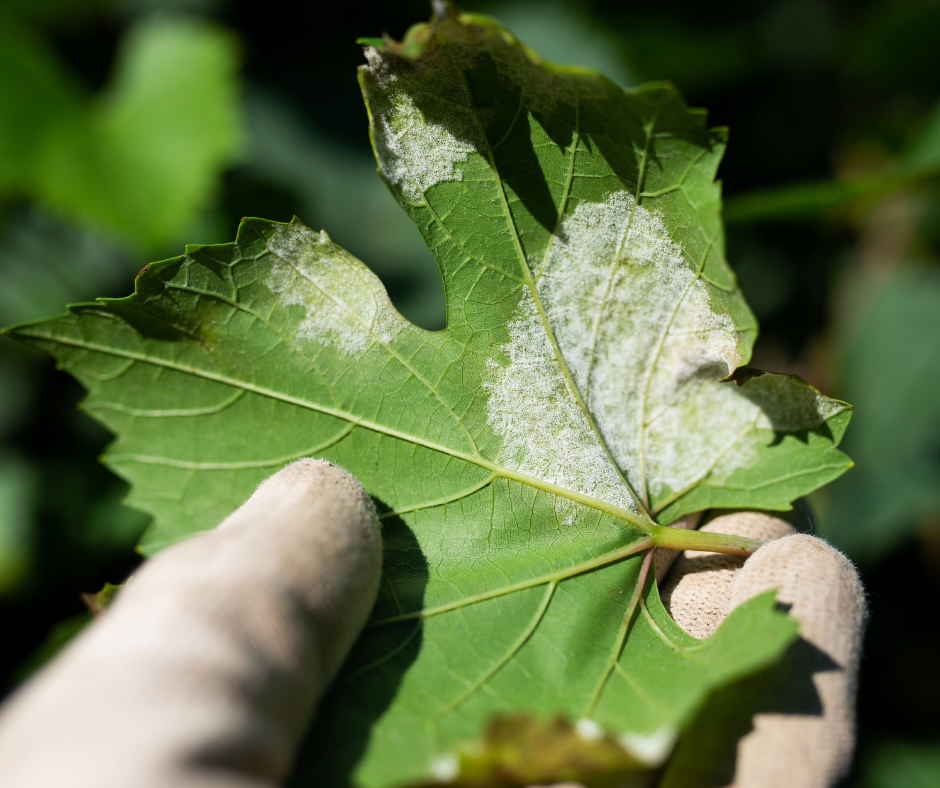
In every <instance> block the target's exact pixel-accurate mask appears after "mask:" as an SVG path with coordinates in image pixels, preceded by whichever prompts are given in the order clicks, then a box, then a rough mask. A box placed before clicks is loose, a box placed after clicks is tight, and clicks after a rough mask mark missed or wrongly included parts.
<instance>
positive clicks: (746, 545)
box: [650, 525, 764, 556]
mask: <svg viewBox="0 0 940 788" xmlns="http://www.w3.org/2000/svg"><path fill="white" fill-rule="evenodd" d="M650 536H651V537H652V538H653V545H654V547H660V548H663V549H665V550H702V551H704V552H708V553H729V554H731V555H744V556H748V555H751V554H752V553H754V552H755V551H756V550H757V549H758V548H760V547H761V546H762V545H763V544H764V543H763V542H761V541H758V540H757V539H748V538H747V537H744V536H731V535H730V534H714V533H709V532H707V531H686V530H685V529H683V528H670V527H669V526H664V525H655V526H653V530H652V533H651V534H650Z"/></svg>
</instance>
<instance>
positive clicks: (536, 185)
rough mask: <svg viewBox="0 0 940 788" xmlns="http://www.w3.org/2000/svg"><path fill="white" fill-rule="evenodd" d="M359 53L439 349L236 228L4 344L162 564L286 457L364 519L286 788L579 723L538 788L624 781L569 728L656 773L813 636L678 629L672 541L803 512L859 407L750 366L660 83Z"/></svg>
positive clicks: (778, 622) (430, 761)
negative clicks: (42, 372) (63, 411)
mask: <svg viewBox="0 0 940 788" xmlns="http://www.w3.org/2000/svg"><path fill="white" fill-rule="evenodd" d="M366 56H367V60H368V65H367V66H365V67H363V69H362V70H361V72H360V80H361V83H362V87H363V92H364V95H365V99H366V103H367V106H368V109H369V114H370V124H371V134H372V140H373V145H374V149H375V151H376V156H377V159H378V162H379V166H380V172H381V174H382V176H383V177H384V178H385V180H386V181H387V183H388V184H389V186H390V188H391V190H392V192H393V194H394V195H395V197H396V198H397V199H398V201H399V203H400V204H401V205H402V207H403V208H404V209H405V210H406V211H407V212H408V213H409V215H410V216H411V217H412V218H413V219H414V221H415V222H416V223H417V225H418V227H419V229H420V230H421V232H422V234H423V235H424V238H425V240H426V242H427V243H428V245H429V246H430V248H431V250H432V251H433V252H434V254H435V256H436V258H437V260H438V262H439V264H440V268H441V273H442V276H443V279H444V287H445V293H446V299H447V328H446V329H445V330H443V331H439V332H429V331H425V330H423V329H420V328H417V327H416V326H414V325H412V324H410V323H408V322H407V321H406V320H404V318H402V317H401V316H400V315H399V314H398V313H397V312H396V311H395V309H394V308H393V307H392V305H391V303H390V302H389V300H388V297H387V295H386V293H385V290H384V289H383V287H382V285H381V283H380V282H379V280H378V279H377V278H376V277H375V276H374V275H373V274H372V273H371V271H369V269H368V268H366V267H365V266H364V265H363V264H362V263H360V262H359V261H358V260H356V259H355V258H353V257H352V256H351V255H349V254H348V253H346V252H345V251H344V250H342V249H341V248H339V247H337V246H336V245H334V244H333V243H332V241H331V240H330V239H329V237H328V236H327V235H326V233H325V232H320V233H316V232H313V231H311V230H310V229H308V228H307V227H305V226H304V225H303V224H302V223H300V222H299V221H297V220H295V221H294V222H293V223H291V224H289V225H283V224H277V223H273V222H266V221H262V220H258V219H247V220H244V221H243V223H242V225H241V227H240V228H239V233H238V237H237V240H236V242H235V243H234V244H229V245H220V246H201V247H199V246H193V247H188V248H187V252H186V255H185V256H183V257H180V258H176V259H173V260H168V261H164V262H162V263H155V264H153V265H151V266H149V267H148V268H147V269H145V270H144V271H143V272H141V274H140V275H139V277H138V279H137V284H136V290H135V293H134V295H132V296H130V297H128V298H125V299H118V300H101V301H99V302H98V303H95V304H85V305H79V306H73V307H71V308H70V309H69V312H68V314H66V315H64V316H62V317H60V318H56V319H54V320H51V321H46V322H40V323H35V324H30V325H23V326H19V327H16V328H15V329H13V333H14V336H16V337H18V338H20V339H22V340H24V341H27V342H29V343H31V344H34V345H37V346H39V347H42V348H45V349H46V350H48V351H49V352H51V353H53V354H54V355H55V356H56V357H57V359H58V360H59V363H60V364H61V366H62V367H63V368H65V369H67V370H68V371H70V372H71V373H72V374H73V375H75V376H76V377H77V378H78V379H79V380H80V381H81V382H82V383H83V384H84V385H85V386H86V388H87V389H88V391H89V396H88V398H87V400H86V402H85V406H84V407H85V408H86V409H87V410H88V411H89V412H90V413H92V414H93V415H94V416H95V417H96V418H98V419H100V420H101V421H102V422H103V423H104V424H105V425H107V426H108V427H109V429H111V430H112V431H113V432H114V433H115V434H116V435H117V436H118V437H117V440H116V441H115V443H114V444H112V446H111V447H110V448H109V449H108V452H107V453H106V455H105V461H106V462H107V463H108V465H109V466H110V467H111V468H113V469H114V470H115V471H116V472H117V473H119V474H120V475H121V476H123V477H124V478H126V479H128V480H129V481H130V482H131V483H132V485H133V489H132V492H131V495H130V499H129V501H130V503H131V504H132V505H134V506H136V507H138V508H142V509H144V510H146V511H148V512H151V513H152V514H153V515H154V518H155V520H154V524H153V526H152V527H151V529H150V530H149V531H148V533H147V534H146V536H145V538H144V540H143V543H142V548H143V549H144V551H145V552H148V553H149V552H154V551H156V550H158V549H160V548H161V547H163V546H165V545H168V544H171V543H173V542H175V541H177V540H179V539H182V538H185V537H186V536H188V535H190V534H193V533H196V532H199V531H202V530H206V529H208V528H211V527H213V526H214V525H215V524H216V523H217V522H219V521H220V520H221V519H222V518H223V517H224V516H225V515H227V514H228V513H229V512H231V511H232V510H233V509H234V508H235V507H236V506H238V505H239V504H240V503H242V502H243V501H244V500H245V499H246V498H247V496H248V495H249V494H250V493H251V492H252V490H253V489H254V487H255V485H257V484H258V482H260V481H261V480H262V479H263V478H264V477H265V476H266V475H268V474H270V473H271V472H272V471H274V470H275V469H277V468H278V467H279V466H281V465H282V464H284V463H285V462H288V461H290V460H292V459H294V458H297V457H301V456H305V455H316V456H322V457H326V458H329V459H330V460H333V461H334V462H337V463H339V464H341V465H343V466H345V467H346V468H348V469H349V470H350V471H352V472H353V473H354V474H356V476H358V477H359V479H360V480H361V481H362V482H363V484H364V485H365V487H366V489H367V490H368V491H369V492H370V493H371V494H372V495H373V497H374V499H375V500H376V503H377V506H378V507H379V510H380V512H381V517H382V519H383V521H384V541H385V568H384V578H383V584H382V590H381V592H380V597H379V600H378V602H377V604H376V608H375V611H374V613H373V616H372V620H371V622H370V624H369V626H368V627H367V629H366V630H365V632H364V633H363V636H362V637H361V638H360V640H359V643H358V644H357V646H356V648H355V649H354V652H353V654H352V655H351V657H350V659H349V660H348V662H347V664H346V666H345V668H344V671H343V674H342V675H341V676H340V678H339V679H338V681H337V683H336V685H335V687H334V689H333V690H332V692H331V693H330V695H329V696H328V697H327V698H326V699H325V700H324V702H323V704H322V706H321V709H320V712H319V715H318V719H319V722H318V723H317V724H316V725H315V726H314V728H313V730H312V732H311V736H310V740H309V742H308V744H307V745H306V746H305V748H304V753H303V758H302V759H301V762H300V764H299V766H298V771H297V774H296V776H295V782H296V783H297V784H298V785H308V784H318V785H319V784H326V785H331V784H347V783H348V782H350V781H351V782H353V783H354V784H358V785H362V786H377V787H378V786H392V785H400V784H407V783H421V782H428V781H453V780H457V781H458V782H460V781H464V782H466V781H467V780H471V777H470V776H469V775H471V774H480V773H481V770H482V772H484V773H488V774H490V772H486V770H487V769H495V770H496V771H498V772H499V773H501V774H503V773H505V770H504V769H503V767H502V766H500V765H499V764H502V763H504V761H505V758H509V759H510V760H511V759H513V758H515V759H516V760H517V761H518V760H519V759H520V758H523V759H524V758H525V757H526V756H525V753H526V752H528V751H529V750H526V747H532V748H534V751H538V744H537V743H538V742H543V743H544V742H545V741H552V742H557V739H558V737H562V738H564V736H565V735H566V734H565V731H567V732H568V733H567V736H568V740H566V741H568V744H570V745H571V746H570V747H568V746H565V747H562V746H561V745H557V744H553V745H551V749H552V750H553V751H556V752H561V751H564V752H569V751H570V752H571V760H570V761H566V762H564V763H559V762H556V763H555V765H554V766H553V767H552V769H553V771H552V772H551V773H550V774H540V775H539V779H544V780H545V781H553V780H555V779H559V778H563V777H564V778H571V777H573V776H577V777H579V778H583V779H585V780H588V783H590V779H588V778H589V777H590V775H591V774H592V773H593V772H592V769H593V768H595V767H596V768H598V769H601V770H603V767H602V766H598V764H601V763H602V762H603V763H608V762H609V763H612V762H613V761H611V760H609V756H610V752H609V750H608V749H606V748H605V747H600V746H599V747H597V748H593V749H592V748H591V747H587V746H584V747H580V746H576V745H577V742H576V741H574V740H572V739H571V737H574V739H576V740H577V741H580V742H582V743H583V742H587V743H590V742H597V741H601V740H603V741H605V742H608V743H613V744H615V745H616V746H617V747H618V748H620V749H621V750H622V751H623V753H624V754H625V757H626V758H627V760H628V766H625V765H624V764H625V762H624V760H623V758H620V759H619V760H618V759H616V758H615V759H613V760H616V761H617V765H616V768H617V769H620V770H621V771H622V770H623V769H624V768H627V770H628V771H631V773H633V774H635V775H636V776H637V778H638V779H644V774H647V772H644V770H645V769H648V768H650V767H655V766H657V765H659V764H660V763H661V762H662V760H663V759H664V758H665V757H666V756H667V755H668V753H669V752H670V750H671V747H672V745H673V743H674V741H675V739H676V737H677V735H678V734H679V732H680V730H681V727H682V725H683V724H684V722H685V721H686V720H687V719H688V718H689V716H690V714H691V713H692V711H693V710H694V709H695V708H696V706H697V705H698V704H699V703H700V702H701V701H702V699H703V698H704V697H705V695H706V694H707V693H708V692H709V691H710V690H711V689H713V688H714V687H716V686H719V685H722V684H725V683H727V682H728V681H731V680H733V679H734V678H736V677H739V676H742V675H745V674H747V673H748V672H751V671H753V670H756V669H757V668H759V667H761V666H763V665H766V664H768V663H769V662H771V661H772V660H774V659H775V658H776V657H778V656H779V655H780V653H781V651H782V649H783V648H784V647H785V646H786V645H787V644H788V643H789V642H790V641H791V639H792V638H793V637H794V633H795V624H794V622H792V621H791V620H789V619H788V618H786V617H785V616H784V615H783V614H782V613H779V612H776V611H774V609H773V599H772V597H771V596H762V597H758V598H756V599H754V600H752V601H751V602H749V603H748V604H746V605H744V606H742V607H741V608H739V609H738V610H736V611H735V612H734V613H733V614H732V615H731V616H730V617H729V618H728V620H727V621H726V622H725V623H724V624H723V625H722V627H721V628H720V629H719V630H718V632H716V634H715V635H714V636H713V637H711V638H709V639H708V640H706V641H697V640H694V639H693V638H691V637H689V636H688V635H686V634H685V633H684V632H683V631H682V630H681V629H679V627H678V626H677V625H676V624H675V623H674V622H673V621H672V620H671V619H670V618H669V616H668V615H667V614H666V612H665V610H664V609H663V607H662V604H661V603H660V600H659V597H658V594H657V591H656V587H655V583H654V582H652V579H651V578H649V577H648V575H647V573H646V569H647V568H648V566H649V559H650V557H651V555H652V553H651V551H650V548H651V547H652V546H653V545H657V544H663V545H667V544H671V543H670V542H668V538H669V533H670V532H671V533H673V534H675V533H683V534H686V532H684V531H683V532H677V531H676V529H668V528H663V527H662V526H663V525H664V524H667V523H670V522H673V521H674V520H675V519H676V518H678V517H680V516H681V515H683V514H684V513H688V512H694V511H698V510H701V509H705V508H709V507H717V506H721V507H735V506H740V507H757V508H764V509H786V508H788V507H789V505H790V502H791V501H792V500H793V499H794V498H795V497H797V496H799V495H802V494H804V493H806V492H808V491H810V490H812V489H814V488H816V487H818V486H819V485H821V484H824V483H826V482H827V481H829V480H830V479H832V478H834V477H835V476H838V475H839V474H840V473H842V472H843V471H844V470H845V469H846V468H847V467H848V466H849V464H850V463H849V461H848V459H847V458H846V457H845V456H844V455H843V454H841V453H840V452H839V451H838V449H836V448H835V447H836V445H837V444H838V442H839V440H840V439H841V437H842V433H843V432H844V430H845V427H846V424H847V422H848V419H849V415H850V408H849V406H847V405H845V404H844V403H841V402H837V401H835V400H831V399H827V398H826V397H823V396H822V395H821V394H819V393H818V392H817V391H815V389H813V388H811V387H810V386H808V385H806V384H805V383H803V382H802V381H800V380H799V379H796V378H793V377H789V376H784V375H774V374H770V373H760V372H759V371H756V370H750V369H745V370H742V369H739V367H742V365H745V364H746V362H747V360H748V358H749V356H750V349H751V343H752V342H753V339H754V336H755V334H756V330H757V327H756V325H755V321H754V318H753V315H752V314H751V312H750V310H749V309H748V307H747V304H746V303H745V300H744V298H743V296H742V294H741V292H740V290H739V288H738V286H737V283H736V280H735V278H734V275H733V274H732V272H731V270H730V268H729V267H728V265H727V262H726V261H725V258H724V242H723V236H722V228H721V222H720V217H719V212H720V198H719V191H718V187H717V185H716V184H715V183H714V174H715V169H716V167H717V164H718V161H719V158H720V156H721V153H722V150H723V146H724V135H723V133H722V132H721V131H709V130H708V129H707V128H706V126H705V124H704V117H703V115H702V113H700V112H696V111H692V110H689V109H687V108H686V107H685V106H684V104H683V103H682V101H681V99H680V98H679V97H678V96H677V95H676V93H675V92H674V91H673V90H672V89H671V88H669V87H668V86H664V85H651V86H645V87H643V88H640V89H637V90H636V91H624V90H623V89H622V88H619V87H617V86H616V85H614V84H613V83H612V82H610V81H608V80H606V79H604V78H603V77H602V76H600V75H598V74H596V73H594V72H590V71H586V70H579V69H571V68H562V67H558V66H554V65H551V64H548V63H545V62H543V61H541V60H540V59H539V58H538V57H537V56H536V55H534V54H533V53H532V52H530V51H529V50H527V49H525V48H524V47H522V46H521V45H520V44H518V43H517V42H516V41H515V40H514V39H513V38H512V37H511V36H510V35H509V34H508V33H507V32H506V31H505V30H503V29H502V28H501V27H500V26H499V25H498V24H497V23H495V22H494V21H492V20H489V19H486V18H482V17H474V16H469V15H463V14H459V13H458V12H456V11H455V10H453V9H447V10H446V11H445V13H444V14H443V15H441V16H439V17H435V18H434V19H432V21H431V23H429V24H427V25H419V26H416V27H415V28H413V29H412V30H411V31H410V32H409V34H408V35H407V37H406V39H405V40H404V41H403V42H402V43H400V44H398V43H394V42H390V41H389V42H385V43H378V42H372V43H371V44H370V45H369V46H367V48H366ZM363 220H364V221H368V218H367V217H363ZM736 370H737V371H736ZM726 378H728V380H726V381H725V382H720V381H721V380H722V379H726ZM687 536H688V538H693V536H700V535H697V534H687ZM701 536H704V535H701ZM728 544H729V545H730V544H731V542H729V543H728ZM729 549H730V548H729ZM555 717H559V718H562V719H563V720H567V723H565V724H561V726H560V727H559V726H557V725H556V726H553V725H551V724H549V723H548V722H546V721H548V720H551V719H553V718H555ZM566 725H567V727H566ZM546 737H548V738H547V739H546ZM533 742H535V744H533ZM595 756H596V760H594V761H592V760H591V759H592V758H595ZM501 759H502V760H501ZM605 759H607V760H605ZM494 764H496V765H494ZM592 764H594V765H593V766H592ZM611 768H614V767H611ZM500 770H502V771H500ZM493 773H495V772H493ZM585 774H587V776H586V777H585ZM530 776H531V775H526V777H525V779H529V778H530ZM519 779H520V780H522V779H523V778H522V777H520V778H519ZM592 779H593V778H592Z"/></svg>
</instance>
